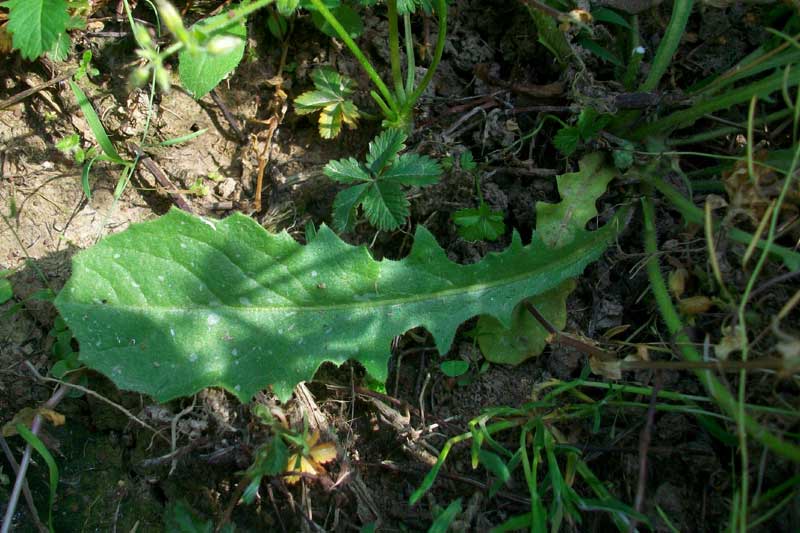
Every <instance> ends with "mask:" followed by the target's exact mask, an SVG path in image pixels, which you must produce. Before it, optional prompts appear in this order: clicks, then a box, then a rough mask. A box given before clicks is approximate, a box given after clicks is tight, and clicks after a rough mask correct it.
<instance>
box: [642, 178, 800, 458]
mask: <svg viewBox="0 0 800 533" xmlns="http://www.w3.org/2000/svg"><path fill="white" fill-rule="evenodd" d="M643 192H644V198H643V199H642V214H643V219H644V247H645V252H646V253H647V254H648V255H650V259H649V260H648V262H647V275H648V277H649V279H650V288H651V291H652V292H653V297H654V298H655V301H656V304H657V306H658V309H659V311H660V313H661V317H662V319H663V320H664V323H665V324H666V326H667V330H668V331H669V333H670V335H671V336H672V338H673V340H674V343H675V345H676V346H677V348H678V349H679V350H680V353H681V355H682V356H683V358H684V359H685V360H687V361H702V360H703V357H702V355H701V354H700V353H699V352H698V351H697V350H696V349H695V348H694V346H693V344H692V342H691V340H690V339H689V337H688V335H687V334H686V333H685V330H684V327H683V324H682V322H681V319H680V316H679V315H678V311H677V310H676V309H675V306H674V305H673V303H672V299H671V297H670V295H669V291H668V290H667V284H666V282H665V281H664V277H663V276H662V275H661V268H660V266H659V262H658V245H657V242H656V227H655V210H654V209H653V202H652V200H651V197H652V195H653V188H652V187H651V186H650V184H649V183H645V184H644V185H643ZM695 375H696V376H697V378H698V379H699V380H700V382H701V383H702V384H703V385H704V386H705V388H706V390H707V391H708V393H709V394H710V395H711V396H712V397H713V398H714V399H715V400H716V402H717V405H718V406H719V407H720V409H721V410H722V411H723V412H725V413H727V414H728V415H729V416H732V417H736V416H737V415H738V413H739V404H738V402H737V401H736V399H735V398H734V397H733V395H732V394H731V392H730V391H729V390H728V389H727V388H726V387H725V385H723V384H722V383H720V381H719V380H717V379H716V378H715V377H714V376H713V375H712V374H711V372H710V371H708V370H696V371H695ZM742 424H743V426H744V428H745V430H746V431H747V434H748V435H749V436H750V437H752V438H754V439H755V440H757V441H759V442H760V443H761V444H763V445H764V446H766V447H767V448H769V449H770V450H772V451H773V452H775V453H777V454H778V455H781V456H782V457H786V458H787V459H790V460H792V461H795V462H800V447H798V446H797V445H795V444H792V443H789V442H786V441H784V440H783V439H782V438H780V437H778V436H776V435H774V434H773V433H771V432H770V431H769V430H768V429H767V428H765V427H764V426H762V425H761V424H759V423H758V422H757V421H756V420H755V419H753V418H752V417H751V416H749V415H748V414H746V413H745V415H744V419H743V420H742Z"/></svg>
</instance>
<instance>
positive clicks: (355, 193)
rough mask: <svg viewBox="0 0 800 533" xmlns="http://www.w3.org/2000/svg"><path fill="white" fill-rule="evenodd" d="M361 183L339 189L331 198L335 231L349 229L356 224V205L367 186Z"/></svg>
mask: <svg viewBox="0 0 800 533" xmlns="http://www.w3.org/2000/svg"><path fill="white" fill-rule="evenodd" d="M369 186H370V185H369V183H362V184H361V185H355V186H353V187H348V188H347V189H344V190H343V191H340V192H339V194H337V195H336V198H335V199H334V200H333V223H334V227H335V228H336V230H337V231H342V232H343V231H350V230H352V229H353V228H354V227H355V225H356V219H357V218H358V206H359V204H361V201H362V199H363V197H364V195H365V194H366V192H367V189H368V188H369Z"/></svg>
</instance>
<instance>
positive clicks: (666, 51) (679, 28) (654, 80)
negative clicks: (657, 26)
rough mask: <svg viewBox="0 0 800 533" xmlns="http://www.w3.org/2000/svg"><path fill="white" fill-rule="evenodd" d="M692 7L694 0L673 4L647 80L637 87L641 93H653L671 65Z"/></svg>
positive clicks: (679, 1)
mask: <svg viewBox="0 0 800 533" xmlns="http://www.w3.org/2000/svg"><path fill="white" fill-rule="evenodd" d="M693 5H694V0H676V1H675V3H674V4H673V7H672V16H671V17H670V19H669V24H668V25H667V31H666V33H664V38H663V39H661V43H660V44H659V45H658V50H657V51H656V55H655V57H654V58H653V64H652V66H651V67H650V72H649V73H648V74H647V79H645V80H644V83H642V85H641V86H640V87H639V90H640V91H641V92H648V91H654V90H655V89H656V88H657V87H658V82H660V81H661V78H662V77H663V76H664V74H665V73H666V72H667V69H668V68H669V65H670V63H672V56H673V55H675V52H676V51H677V50H678V45H680V43H681V37H683V32H684V30H685V29H686V23H687V22H688V21H689V15H690V14H691V13H692V6H693Z"/></svg>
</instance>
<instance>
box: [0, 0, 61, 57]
mask: <svg viewBox="0 0 800 533" xmlns="http://www.w3.org/2000/svg"><path fill="white" fill-rule="evenodd" d="M0 6H2V7H6V8H8V10H9V15H8V27H7V29H8V31H9V32H10V33H11V35H12V36H13V43H14V48H16V49H17V50H19V51H20V54H22V57H24V58H25V59H36V58H37V57H39V56H40V55H42V54H43V53H45V52H47V51H48V50H51V49H52V48H53V46H54V45H55V44H56V43H57V42H58V41H59V40H60V39H63V37H64V35H66V34H65V33H64V32H65V31H66V30H67V25H68V23H69V14H68V13H67V3H66V2H65V1H64V0H8V1H7V2H2V3H0Z"/></svg>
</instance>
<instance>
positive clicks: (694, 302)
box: [678, 296, 714, 315]
mask: <svg viewBox="0 0 800 533" xmlns="http://www.w3.org/2000/svg"><path fill="white" fill-rule="evenodd" d="M713 305H714V302H713V301H712V300H711V298H709V297H708V296H690V297H688V298H684V299H683V300H678V309H679V310H680V312H681V313H682V314H684V315H699V314H701V313H705V312H706V311H708V310H709V309H711V306H713Z"/></svg>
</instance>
